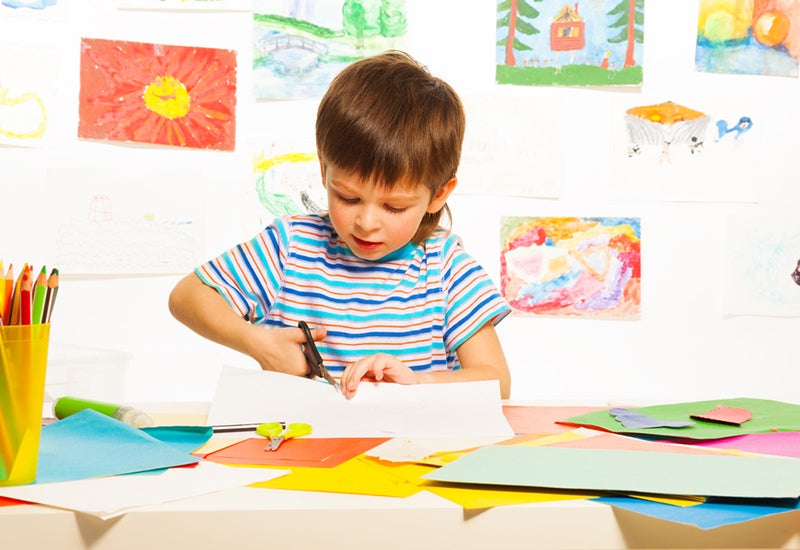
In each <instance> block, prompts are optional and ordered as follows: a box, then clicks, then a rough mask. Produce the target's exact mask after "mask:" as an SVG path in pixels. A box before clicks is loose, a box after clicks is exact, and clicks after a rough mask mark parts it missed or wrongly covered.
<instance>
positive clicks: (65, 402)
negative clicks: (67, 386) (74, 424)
mask: <svg viewBox="0 0 800 550" xmlns="http://www.w3.org/2000/svg"><path fill="white" fill-rule="evenodd" d="M83 409H93V410H95V411H97V412H99V413H102V414H105V415H106V416H110V417H112V418H116V419H117V420H119V421H120V422H124V423H126V424H130V425H131V426H133V427H135V428H146V427H148V426H152V425H153V419H152V418H150V416H149V415H148V414H147V413H145V412H143V411H140V410H139V409H137V408H135V407H130V406H128V405H115V404H113V403H103V402H102V401H90V400H88V399H80V398H78V397H67V396H64V397H59V398H58V399H57V400H56V401H55V403H53V414H54V415H55V417H56V418H58V419H59V420H60V419H62V418H66V417H67V416H69V415H71V414H75V413H77V412H79V411H82V410H83Z"/></svg>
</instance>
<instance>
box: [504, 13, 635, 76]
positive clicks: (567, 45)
mask: <svg viewBox="0 0 800 550" xmlns="http://www.w3.org/2000/svg"><path fill="white" fill-rule="evenodd" d="M496 27H497V28H496V40H497V41H496V46H495V59H496V62H497V66H496V73H495V77H496V80H497V82H498V83H499V84H519V85H540V86H542V85H544V86H590V85H591V86H621V85H624V86H630V85H639V84H641V83H642V74H643V71H642V50H643V45H644V0H583V1H582V2H567V1H565V0H498V2H497V26H496Z"/></svg>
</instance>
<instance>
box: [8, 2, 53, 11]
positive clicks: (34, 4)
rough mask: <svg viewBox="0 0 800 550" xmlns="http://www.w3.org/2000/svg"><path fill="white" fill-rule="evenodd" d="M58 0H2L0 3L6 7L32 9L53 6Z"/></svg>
mask: <svg viewBox="0 0 800 550" xmlns="http://www.w3.org/2000/svg"><path fill="white" fill-rule="evenodd" d="M57 3H58V0H2V1H0V5H2V6H4V7H6V8H13V9H19V8H28V9H32V10H43V9H45V8H49V7H50V6H55V5H56V4H57Z"/></svg>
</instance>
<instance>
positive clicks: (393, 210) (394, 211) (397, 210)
mask: <svg viewBox="0 0 800 550" xmlns="http://www.w3.org/2000/svg"><path fill="white" fill-rule="evenodd" d="M386 210H388V211H389V212H391V213H392V214H402V213H403V212H405V211H406V210H408V209H407V208H405V207H402V208H400V207H396V206H390V205H388V204H387V205H386Z"/></svg>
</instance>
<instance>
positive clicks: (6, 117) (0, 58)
mask: <svg viewBox="0 0 800 550" xmlns="http://www.w3.org/2000/svg"><path fill="white" fill-rule="evenodd" d="M55 53H56V52H55V51H50V50H46V49H38V48H33V47H20V46H16V45H11V44H8V43H0V143H2V144H6V145H23V146H26V145H27V146H41V145H42V144H43V142H44V140H45V137H46V133H47V126H48V122H49V118H48V105H52V103H53V98H54V96H55V86H54V84H53V75H54V74H56V61H55V59H57V57H56V55H55Z"/></svg>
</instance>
